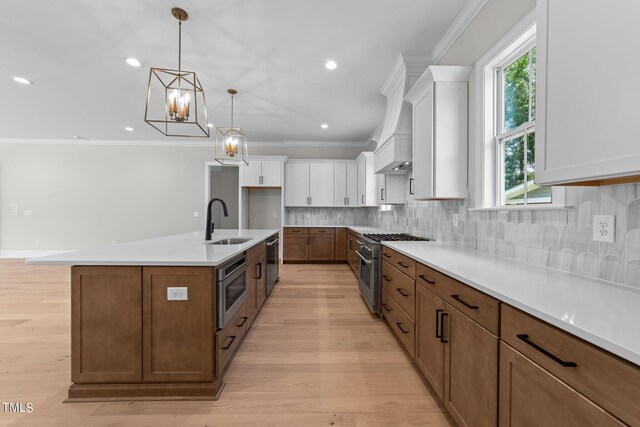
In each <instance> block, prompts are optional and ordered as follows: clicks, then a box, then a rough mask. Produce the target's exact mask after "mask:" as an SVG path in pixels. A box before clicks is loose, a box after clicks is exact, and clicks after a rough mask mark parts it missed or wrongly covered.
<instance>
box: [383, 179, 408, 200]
mask: <svg viewBox="0 0 640 427" xmlns="http://www.w3.org/2000/svg"><path fill="white" fill-rule="evenodd" d="M376 181H377V187H378V191H377V197H376V202H377V204H378V205H402V204H404V203H405V202H406V200H407V194H406V191H407V190H406V183H407V175H406V174H377V175H376Z"/></svg>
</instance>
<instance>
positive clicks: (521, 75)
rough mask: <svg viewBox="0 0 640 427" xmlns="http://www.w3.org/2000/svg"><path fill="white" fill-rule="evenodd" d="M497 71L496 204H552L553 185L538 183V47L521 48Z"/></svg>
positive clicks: (497, 68) (496, 69) (527, 46)
mask: <svg viewBox="0 0 640 427" xmlns="http://www.w3.org/2000/svg"><path fill="white" fill-rule="evenodd" d="M514 58H515V59H514ZM495 73H496V82H497V84H498V88H497V96H496V101H497V102H496V110H497V111H496V117H497V119H498V120H497V126H496V129H497V135H496V138H495V141H496V143H497V147H496V150H495V151H496V153H497V154H498V159H497V161H496V164H497V165H498V171H497V172H498V173H496V177H497V180H496V181H497V183H496V184H497V189H496V195H497V196H498V197H497V198H496V199H497V200H496V201H497V202H498V203H496V204H500V205H503V206H509V205H528V204H536V203H551V196H552V195H551V187H540V186H538V185H536V184H535V182H534V177H535V140H536V129H535V126H536V47H535V46H530V45H526V46H525V47H524V48H521V49H519V50H517V51H516V52H515V53H514V55H512V56H511V57H510V58H509V59H508V60H507V61H506V62H505V63H504V65H501V66H498V67H495Z"/></svg>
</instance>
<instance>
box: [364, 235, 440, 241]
mask: <svg viewBox="0 0 640 427" xmlns="http://www.w3.org/2000/svg"><path fill="white" fill-rule="evenodd" d="M364 237H367V238H369V239H371V240H373V241H374V242H388V241H396V242H412V241H429V240H431V239H425V238H422V237H416V236H412V235H410V234H405V233H384V234H377V233H376V234H365V235H364Z"/></svg>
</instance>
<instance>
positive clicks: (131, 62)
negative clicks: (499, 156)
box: [125, 58, 141, 67]
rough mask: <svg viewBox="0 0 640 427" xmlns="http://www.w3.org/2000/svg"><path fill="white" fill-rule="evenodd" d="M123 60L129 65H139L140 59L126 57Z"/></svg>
mask: <svg viewBox="0 0 640 427" xmlns="http://www.w3.org/2000/svg"><path fill="white" fill-rule="evenodd" d="M125 61H127V64H129V65H131V66H132V67H139V66H140V65H141V64H140V61H138V60H137V59H136V58H127V59H126V60H125Z"/></svg>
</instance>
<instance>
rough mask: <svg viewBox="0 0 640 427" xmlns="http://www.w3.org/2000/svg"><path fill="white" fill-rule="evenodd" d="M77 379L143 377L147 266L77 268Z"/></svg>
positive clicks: (73, 271)
mask: <svg viewBox="0 0 640 427" xmlns="http://www.w3.org/2000/svg"><path fill="white" fill-rule="evenodd" d="M71 380H72V381H73V382H74V383H79V384H81V383H132V382H140V381H142V268H140V267H72V268H71Z"/></svg>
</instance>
